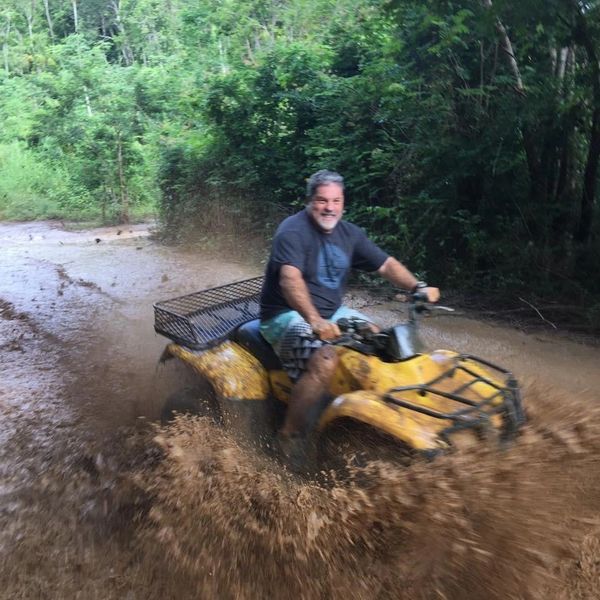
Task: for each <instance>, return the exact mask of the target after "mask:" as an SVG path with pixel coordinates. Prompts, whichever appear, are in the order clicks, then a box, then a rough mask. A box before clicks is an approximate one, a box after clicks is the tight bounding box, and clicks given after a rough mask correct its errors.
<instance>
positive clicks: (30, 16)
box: [24, 0, 35, 50]
mask: <svg viewBox="0 0 600 600" xmlns="http://www.w3.org/2000/svg"><path fill="white" fill-rule="evenodd" d="M29 7H30V10H29V12H28V11H27V10H25V11H24V12H25V19H26V20H27V31H28V33H29V47H30V48H31V50H33V20H34V17H35V0H31V4H30V5H29Z"/></svg>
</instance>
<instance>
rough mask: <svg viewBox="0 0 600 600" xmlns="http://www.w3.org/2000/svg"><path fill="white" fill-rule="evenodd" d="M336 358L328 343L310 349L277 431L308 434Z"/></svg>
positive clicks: (329, 380) (322, 399)
mask: <svg viewBox="0 0 600 600" xmlns="http://www.w3.org/2000/svg"><path fill="white" fill-rule="evenodd" d="M338 362H339V358H338V355H337V352H336V351H335V349H334V348H333V347H332V346H322V347H321V348H318V349H316V350H314V351H313V352H312V354H311V356H310V358H309V360H308V363H307V369H306V371H305V372H304V373H303V374H302V375H301V376H300V378H299V379H298V381H297V382H296V384H295V385H294V387H293V389H292V393H291V395H290V402H289V405H288V409H287V413H286V417H285V422H284V424H283V427H282V428H281V433H282V434H283V435H287V436H294V435H301V436H304V435H306V434H307V433H308V431H309V429H310V426H311V425H312V424H313V423H312V422H311V421H313V419H316V418H318V414H319V412H320V410H319V409H320V408H321V407H322V405H323V404H324V402H325V401H326V400H327V399H328V397H329V384H330V383H331V380H332V379H333V374H334V373H335V369H336V367H337V365H338Z"/></svg>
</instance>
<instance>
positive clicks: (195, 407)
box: [160, 382, 223, 425]
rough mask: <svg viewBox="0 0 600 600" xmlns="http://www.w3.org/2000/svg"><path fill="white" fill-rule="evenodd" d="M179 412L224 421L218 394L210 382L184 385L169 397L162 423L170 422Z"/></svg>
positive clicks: (218, 421)
mask: <svg viewBox="0 0 600 600" xmlns="http://www.w3.org/2000/svg"><path fill="white" fill-rule="evenodd" d="M177 414H184V415H193V416H199V417H209V418H210V419H212V420H213V421H215V423H218V424H221V423H222V421H223V418H222V414H221V409H220V406H219V402H218V398H217V395H216V393H215V391H214V389H213V388H212V386H211V385H210V383H208V382H202V383H200V384H198V385H192V386H190V385H188V386H185V387H182V388H181V389H179V390H177V391H175V392H173V393H172V394H171V395H169V396H168V397H167V399H166V401H165V404H164V406H163V408H162V411H161V415H160V420H161V423H162V424H163V425H167V424H169V423H170V422H171V421H172V420H173V419H174V418H175V415H177Z"/></svg>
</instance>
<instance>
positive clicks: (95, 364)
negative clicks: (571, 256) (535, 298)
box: [0, 223, 600, 599]
mask: <svg viewBox="0 0 600 600" xmlns="http://www.w3.org/2000/svg"><path fill="white" fill-rule="evenodd" d="M260 271H261V267H260V265H257V264H252V262H250V261H248V258H247V257H246V258H244V252H243V249H240V252H239V256H237V257H235V256H231V255H228V256H227V257H226V256H223V255H219V253H216V252H215V251H214V249H203V248H200V247H197V248H195V249H194V250H187V251H186V250H184V249H181V248H171V247H165V246H162V245H160V244H159V243H157V242H155V241H153V240H152V239H151V237H150V236H149V235H148V227H147V226H142V225H138V226H132V227H123V228H120V229H119V228H107V229H99V230H93V231H84V232H69V231H65V230H64V228H63V227H62V226H60V225H57V224H47V223H33V224H0V419H1V420H0V495H1V499H2V501H1V502H0V548H2V554H3V557H4V558H3V561H2V564H1V566H0V597H2V598H27V599H29V598H82V599H83V598H85V599H88V598H119V599H120V598H127V599H137V598H140V599H141V598H144V599H146V598H175V597H177V598H264V597H267V596H272V597H275V598H279V597H288V596H290V595H296V596H297V597H301V598H342V597H346V598H365V599H366V598H440V599H459V598H465V599H467V598H482V599H484V598H485V599H487V598H565V599H584V598H585V599H592V598H598V597H600V511H599V510H598V507H600V463H599V458H598V456H599V455H598V450H599V449H600V414H599V409H600V397H599V396H600V394H599V392H598V390H599V389H600V349H598V348H597V347H596V348H594V347H591V346H586V345H583V344H579V343H575V342H572V341H569V340H568V339H565V338H564V337H558V336H555V335H554V336H553V335H550V333H548V334H545V333H537V334H524V333H522V332H519V331H515V330H513V329H509V328H504V327H500V326H493V325H490V324H482V323H479V322H477V321H475V320H472V319H467V318H465V317H464V316H447V317H440V318H435V319H431V320H428V321H427V322H426V323H425V324H424V334H425V338H426V339H427V341H428V343H429V344H430V345H431V346H434V347H446V348H452V349H457V350H461V351H468V352H471V353H473V354H478V355H481V356H483V357H485V358H488V359H490V360H493V361H495V362H498V363H500V364H502V365H505V366H507V367H509V368H510V369H512V370H513V371H514V372H515V373H516V374H517V376H518V377H519V379H520V380H521V381H522V382H523V385H524V389H525V402H526V405H527V408H528V411H529V415H530V424H529V425H528V427H527V428H526V430H525V432H524V435H523V436H522V437H521V438H520V439H519V441H518V442H517V443H516V444H515V445H514V446H513V447H512V448H511V449H509V450H507V451H504V452H499V451H498V450H497V449H496V448H491V447H481V448H478V449H476V450H475V451H472V452H469V453H464V454H459V455H454V456H449V457H444V458H442V459H440V460H438V461H435V462H434V463H431V464H424V463H416V464H413V465H411V466H410V467H400V466H398V465H389V464H383V463H374V464H372V465H370V466H368V467H367V471H368V473H366V474H365V473H362V474H361V477H360V481H361V483H360V485H359V484H358V483H353V482H348V481H345V482H339V483H337V484H336V483H333V484H330V485H328V486H326V487H320V486H319V485H318V484H317V483H316V482H311V481H299V480H297V479H295V478H293V477H290V476H289V475H288V474H287V473H286V472H285V471H284V470H283V469H282V468H281V467H280V466H279V465H278V464H277V463H275V462H273V461H272V460H271V459H269V458H268V457H266V456H264V455H263V454H261V453H260V452H256V451H253V450H251V449H250V450H249V449H247V448H244V447H240V446H239V445H238V444H237V443H236V440H235V439H234V437H232V436H230V435H229V433H228V432H226V431H223V430H222V429H220V428H219V427H217V426H216V425H214V424H212V423H211V422H210V421H208V420H200V421H198V420H189V419H187V420H186V419H183V420H181V421H179V422H178V423H177V424H176V425H175V426H173V427H171V428H170V429H165V430H160V429H159V428H158V426H157V425H156V419H157V417H158V415H159V412H160V408H161V406H162V403H163V401H164V398H165V397H166V395H167V394H168V393H169V392H171V391H172V390H173V389H175V388H176V387H177V386H178V385H179V384H180V383H181V377H182V375H181V373H180V372H179V371H177V369H176V368H172V367H171V366H167V367H159V366H157V358H158V356H159V355H160V353H161V351H162V348H163V347H164V343H165V341H164V340H163V339H161V338H160V337H159V336H156V335H155V334H154V332H153V327H152V303H153V302H155V301H156V300H158V299H165V298H169V297H172V296H176V295H180V294H183V293H187V292H191V291H195V290H197V289H201V288H206V287H211V286H214V285H218V284H221V283H227V282H230V281H235V280H239V279H243V278H245V277H250V276H253V275H256V274H259V273H260ZM353 301H354V302H355V303H356V304H357V305H361V304H364V302H366V301H367V302H368V300H365V299H364V298H363V297H362V296H360V295H358V296H357V297H355V298H354V299H353ZM363 310H365V312H368V313H370V314H372V315H374V316H375V317H376V318H377V319H378V320H379V321H380V322H383V323H391V322H394V321H395V320H398V318H399V316H400V313H399V312H398V311H399V308H398V306H397V305H395V304H391V303H386V304H381V303H379V304H377V305H372V306H366V307H365V308H363Z"/></svg>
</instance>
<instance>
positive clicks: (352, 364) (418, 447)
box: [154, 277, 525, 456]
mask: <svg viewBox="0 0 600 600" xmlns="http://www.w3.org/2000/svg"><path fill="white" fill-rule="evenodd" d="M262 281H263V278H262V277H257V278H254V279H249V280H245V281H240V282H237V283H232V284H228V285H224V286H220V287H216V288H212V289H208V290H204V291H200V292H196V293H194V294H189V295H186V296H182V297H179V298H173V299H171V300H166V301H163V302H158V303H156V304H155V305H154V313H155V326H154V327H155V331H156V332H157V333H160V334H162V335H164V336H166V337H168V338H169V339H171V340H172V343H170V344H169V345H168V346H167V347H166V348H165V351H164V353H163V357H162V360H166V359H168V358H173V357H176V358H179V359H180V360H181V361H183V362H184V363H185V364H186V365H187V366H189V367H191V369H192V370H193V371H194V372H195V374H197V375H200V376H201V378H202V379H203V380H204V381H207V382H209V383H210V385H211V387H212V389H213V390H214V395H215V396H216V398H217V399H218V408H219V410H220V414H221V417H222V418H223V420H224V421H226V422H227V423H228V424H231V425H234V426H240V424H243V426H244V429H246V430H247V433H248V435H250V436H251V437H254V438H256V436H260V435H262V434H267V435H271V436H272V435H273V433H274V430H275V428H276V427H277V422H276V416H277V415H278V414H279V415H281V414H282V409H285V405H286V404H287V402H288V400H289V397H290V391H291V388H292V384H291V382H290V379H289V378H288V376H287V375H286V373H285V372H284V371H283V369H282V367H281V363H280V361H279V359H278V358H277V356H276V355H275V353H274V352H273V350H272V348H271V346H270V345H269V344H268V343H267V342H266V341H265V340H264V339H263V337H262V336H261V334H260V332H259V321H258V318H257V317H258V310H259V297H260V290H261V286H262ZM430 308H431V307H430V306H428V305H427V303H426V302H425V299H424V298H423V297H422V295H419V294H418V293H416V294H413V295H412V296H411V297H410V308H409V319H408V321H407V322H405V323H401V324H399V325H396V326H394V327H390V328H388V329H385V330H382V331H381V332H379V333H373V332H371V331H370V329H369V328H368V327H367V326H366V324H365V323H364V322H362V321H359V320H356V319H347V320H341V321H340V322H339V323H338V325H339V326H340V329H341V330H342V331H343V335H342V337H341V338H340V339H339V340H336V341H335V342H333V344H334V346H335V349H336V352H338V354H339V359H340V360H339V366H338V369H337V371H336V373H335V376H334V378H333V380H332V383H331V386H330V390H329V391H330V395H331V397H332V398H333V400H332V401H331V402H330V403H329V404H328V405H327V406H325V407H321V412H320V414H319V415H318V416H317V418H316V420H315V431H316V432H317V433H318V434H323V433H325V432H327V431H329V430H330V429H331V428H332V427H334V426H335V425H336V424H338V423H341V422H344V423H348V422H351V423H354V424H356V423H359V424H363V425H365V426H367V427H368V428H369V429H371V430H374V431H375V432H377V434H381V435H382V436H383V437H384V438H386V439H387V440H390V439H391V440H393V441H394V442H397V443H398V446H399V447H402V448H404V449H408V450H410V452H411V453H416V454H423V455H425V456H434V455H436V454H438V453H439V452H442V451H444V450H447V449H449V448H451V447H452V446H453V445H455V444H457V443H458V442H459V440H464V439H465V437H466V438H468V439H469V440H476V439H477V438H478V437H483V436H486V435H495V436H496V437H498V439H500V440H509V439H511V438H513V437H514V436H515V435H516V433H517V432H518V430H519V428H520V427H521V425H522V424H523V423H524V422H525V415H524V412H523V407H522V401H521V394H520V390H519V386H518V384H517V381H516V379H515V378H514V377H513V376H512V374H511V373H510V372H509V371H507V370H505V369H503V368H501V367H498V366H496V365H494V364H492V363H491V362H488V361H486V360H483V359H481V358H477V357H475V356H471V355H468V354H460V353H457V352H453V351H450V350H436V351H434V352H423V351H422V350H421V346H420V344H419V341H418V336H417V329H418V317H419V315H420V314H421V313H423V312H424V311H426V310H429V309H430ZM194 393H196V394H198V392H194V390H192V392H191V395H190V390H187V391H186V392H185V393H184V394H183V396H182V395H181V394H175V395H174V396H173V397H171V399H170V400H168V401H167V404H166V405H165V409H164V412H163V416H165V417H166V416H168V415H170V414H171V413H173V412H174V411H192V412H194V411H196V410H197V409H198V402H199V398H198V397H197V396H196V397H194ZM461 443H462V442H461Z"/></svg>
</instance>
